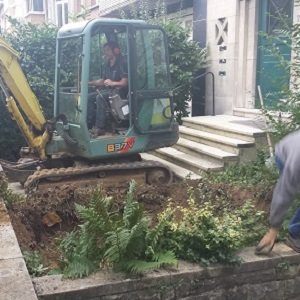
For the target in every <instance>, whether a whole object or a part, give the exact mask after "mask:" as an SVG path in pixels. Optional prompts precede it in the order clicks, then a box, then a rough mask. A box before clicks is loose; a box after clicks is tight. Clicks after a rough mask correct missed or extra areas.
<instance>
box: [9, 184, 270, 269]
mask: <svg viewBox="0 0 300 300" xmlns="http://www.w3.org/2000/svg"><path fill="white" fill-rule="evenodd" d="M127 189H128V185H123V187H119V188H106V189H105V191H106V193H107V195H108V196H112V197H113V198H114V199H115V201H116V203H117V204H118V205H119V207H120V208H122V206H123V205H124V200H125V198H126V193H127ZM189 190H192V191H193V192H194V195H195V199H196V201H197V202H198V203H201V202H207V201H208V199H211V200H212V201H213V203H214V204H215V205H216V206H217V207H220V209H222V207H224V206H226V207H227V208H230V209H233V210H234V209H235V208H238V207H241V206H242V205H243V204H244V203H245V202H246V201H247V200H249V199H252V200H254V203H255V205H256V207H257V208H258V209H259V210H264V211H268V210H269V207H270V202H271V198H272V191H273V189H272V188H266V187H265V186H256V187H255V188H241V187H236V186H229V185H225V184H221V183H219V184H216V183H214V184H211V183H209V182H207V181H205V180H203V179H201V180H187V181H185V182H177V183H173V184H171V185H168V186H160V185H154V186H153V185H152V186H139V187H138V190H137V193H136V199H137V200H138V201H139V202H141V203H143V205H144V206H145V208H146V210H147V211H148V212H149V213H150V214H151V215H152V223H153V224H155V223H156V222H157V218H156V216H157V214H158V213H160V212H162V211H163V210H164V209H165V208H166V206H167V203H168V199H172V202H173V203H174V206H179V205H180V206H187V199H188V198H189V192H188V191H189ZM219 199H223V201H221V202H220V200H219ZM74 203H78V204H81V205H86V204H87V203H88V199H86V197H84V193H83V192H82V190H80V189H78V188H76V187H75V186H74V185H72V184H69V185H65V186H61V187H59V188H56V189H53V188H47V189H45V190H42V191H37V192H35V193H34V194H33V195H31V197H30V198H29V199H27V200H26V201H23V202H21V203H18V204H14V205H13V207H12V208H10V209H8V211H9V216H10V218H11V221H12V225H13V227H14V230H15V233H16V236H17V239H18V242H19V244H20V247H21V249H22V250H33V251H34V250H39V251H41V253H42V257H43V261H44V266H47V267H49V268H50V269H52V268H55V267H57V264H58V263H59V261H60V253H59V251H58V250H57V244H58V242H59V239H60V238H62V237H63V236H64V234H65V233H66V232H68V231H71V230H73V229H75V228H76V226H77V225H78V219H77V217H76V212H75V206H74ZM224 203H225V204H224ZM51 216H52V217H54V219H55V218H56V221H54V222H52V221H51V220H50V221H49V217H50V219H51ZM45 220H46V221H45ZM49 222H50V223H51V222H52V223H54V225H53V224H52V223H51V224H50V225H52V226H49Z"/></svg>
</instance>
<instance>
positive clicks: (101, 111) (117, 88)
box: [89, 41, 128, 136]
mask: <svg viewBox="0 0 300 300" xmlns="http://www.w3.org/2000/svg"><path fill="white" fill-rule="evenodd" d="M103 50H104V56H105V57H106V59H107V63H106V64H105V66H104V74H103V78H101V79H97V80H92V81H90V82H89V85H92V86H96V87H105V88H106V89H103V90H101V89H100V90H97V91H98V95H97V97H96V105H97V110H96V126H95V127H94V128H93V129H91V130H90V132H91V133H92V134H93V135H94V136H99V135H104V134H105V111H106V108H107V107H108V106H109V101H108V98H109V94H110V93H112V92H113V91H114V92H117V93H118V94H119V95H120V97H121V99H126V98H127V94H128V67H127V62H124V61H123V60H122V57H121V55H120V49H119V47H118V45H117V43H115V42H113V41H109V42H107V43H106V44H104V46H103Z"/></svg>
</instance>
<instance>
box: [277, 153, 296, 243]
mask: <svg viewBox="0 0 300 300" xmlns="http://www.w3.org/2000/svg"><path fill="white" fill-rule="evenodd" d="M275 163H276V166H277V168H278V170H279V172H280V173H282V171H283V169H284V163H283V162H282V161H281V160H280V159H279V157H278V156H275ZM289 233H290V234H291V235H292V236H293V237H294V238H300V208H298V209H297V211H296V213H295V214H294V216H293V218H292V221H291V223H290V225H289Z"/></svg>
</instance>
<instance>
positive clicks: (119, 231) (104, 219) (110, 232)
mask: <svg viewBox="0 0 300 300" xmlns="http://www.w3.org/2000/svg"><path fill="white" fill-rule="evenodd" d="M135 189H136V184H135V183H134V182H132V183H131V184H130V187H129V191H128V194H127V198H126V203H125V207H124V209H123V212H122V211H121V210H120V209H119V208H118V207H117V206H116V205H115V202H114V201H113V199H112V198H108V197H106V196H105V195H104V194H103V192H102V191H101V190H95V191H93V192H92V196H91V201H90V206H89V207H83V206H79V205H77V211H78V214H79V217H80V219H81V220H82V222H83V223H82V224H81V225H80V230H79V231H78V232H72V233H70V234H68V235H67V236H66V238H65V239H64V240H63V241H62V243H61V245H60V247H61V249H62V251H63V252H64V255H65V265H66V267H65V268H64V274H65V276H66V277H71V278H77V277H83V276H86V275H88V274H90V273H91V272H93V271H95V270H96V269H97V266H98V265H99V264H100V265H101V266H106V265H112V266H113V267H114V269H115V270H118V271H126V272H129V273H143V272H147V271H149V270H152V269H157V268H159V267H161V266H163V265H175V264H176V263H177V261H176V258H175V256H174V254H173V253H172V252H170V251H167V252H166V251H162V250H161V249H160V248H157V247H156V245H157V234H156V231H159V228H154V229H150V228H149V221H150V219H149V216H148V215H147V214H146V213H145V211H144V209H143V208H142V206H141V205H140V204H139V203H138V202H136V201H135V200H134V192H135Z"/></svg>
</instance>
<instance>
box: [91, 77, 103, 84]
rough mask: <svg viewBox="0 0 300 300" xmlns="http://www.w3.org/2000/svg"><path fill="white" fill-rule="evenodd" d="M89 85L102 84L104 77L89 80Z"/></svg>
mask: <svg viewBox="0 0 300 300" xmlns="http://www.w3.org/2000/svg"><path fill="white" fill-rule="evenodd" d="M89 85H93V86H104V79H102V78H101V79H96V80H91V81H89Z"/></svg>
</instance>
